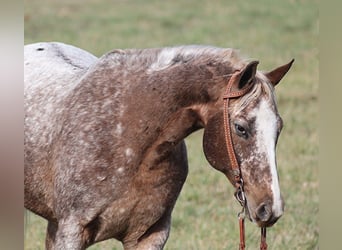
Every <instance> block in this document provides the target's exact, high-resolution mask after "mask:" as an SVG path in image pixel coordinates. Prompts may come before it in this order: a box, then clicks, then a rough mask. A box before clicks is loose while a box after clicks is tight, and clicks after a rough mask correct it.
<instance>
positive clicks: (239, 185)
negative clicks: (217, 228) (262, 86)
mask: <svg viewBox="0 0 342 250" xmlns="http://www.w3.org/2000/svg"><path fill="white" fill-rule="evenodd" d="M240 74H241V72H240V71H238V72H236V73H234V74H233V75H232V76H231V78H230V79H229V81H228V84H227V88H226V91H225V93H224V95H223V120H224V136H225V141H226V147H227V153H228V157H229V160H230V164H231V171H232V174H233V178H234V186H235V188H236V191H235V194H234V195H235V198H236V199H237V200H238V202H239V203H240V204H241V206H242V210H241V212H240V213H239V214H238V218H239V228H240V245H239V249H240V250H244V249H245V209H246V205H247V204H246V202H247V201H246V197H245V193H244V187H243V179H242V175H241V169H240V165H239V163H238V161H237V159H236V155H235V151H234V145H233V140H232V134H231V126H230V121H229V113H228V107H229V101H230V99H233V98H237V97H241V96H243V95H245V94H246V93H248V92H249V90H250V89H251V88H252V86H253V85H254V84H253V82H249V83H247V84H246V85H245V86H244V87H243V88H242V89H240V90H237V91H232V87H233V84H234V82H235V81H236V80H238V76H239V75H240ZM260 249H261V250H266V249H267V243H266V227H262V228H261V241H260Z"/></svg>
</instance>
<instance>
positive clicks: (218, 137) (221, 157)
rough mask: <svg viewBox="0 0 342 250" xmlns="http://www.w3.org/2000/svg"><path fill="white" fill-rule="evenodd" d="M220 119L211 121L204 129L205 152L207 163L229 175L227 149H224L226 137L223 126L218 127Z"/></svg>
mask: <svg viewBox="0 0 342 250" xmlns="http://www.w3.org/2000/svg"><path fill="white" fill-rule="evenodd" d="M219 123H220V117H219V116H215V117H213V118H212V119H210V120H209V121H208V123H207V126H206V128H205V129H204V135H203V151H204V155H205V157H206V159H207V161H208V162H209V163H210V165H211V166H213V167H214V168H215V169H217V170H219V171H221V172H223V173H227V170H228V161H227V153H226V148H225V147H224V145H225V143H224V141H222V140H224V135H223V129H222V126H218V124H219Z"/></svg>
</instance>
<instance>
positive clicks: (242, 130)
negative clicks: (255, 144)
mask: <svg viewBox="0 0 342 250" xmlns="http://www.w3.org/2000/svg"><path fill="white" fill-rule="evenodd" d="M235 131H236V134H237V135H238V136H241V137H244V138H247V131H246V129H245V128H244V127H242V126H241V125H240V124H237V123H235Z"/></svg>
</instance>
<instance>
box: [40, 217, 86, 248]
mask: <svg viewBox="0 0 342 250" xmlns="http://www.w3.org/2000/svg"><path fill="white" fill-rule="evenodd" d="M83 231H84V230H83V227H82V226H81V225H80V224H79V223H78V221H77V220H75V219H73V218H68V219H62V220H60V221H59V222H58V225H57V224H55V223H52V222H49V224H48V228H47V235H46V236H47V237H46V242H45V244H46V245H45V246H46V249H48V250H69V249H73V250H82V249H85V248H86V246H85V242H84V238H83V237H82V233H83Z"/></svg>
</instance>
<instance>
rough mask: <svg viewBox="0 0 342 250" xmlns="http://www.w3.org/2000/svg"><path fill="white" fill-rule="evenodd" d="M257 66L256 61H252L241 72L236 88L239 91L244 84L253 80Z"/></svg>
mask: <svg viewBox="0 0 342 250" xmlns="http://www.w3.org/2000/svg"><path fill="white" fill-rule="evenodd" d="M258 64H259V62H258V61H252V62H250V63H248V64H247V66H246V67H245V68H244V69H243V70H242V72H241V77H240V80H239V86H238V87H239V89H242V88H243V87H244V86H245V85H246V84H248V83H250V82H252V81H253V80H254V78H255V74H256V71H257V66H258Z"/></svg>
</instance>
